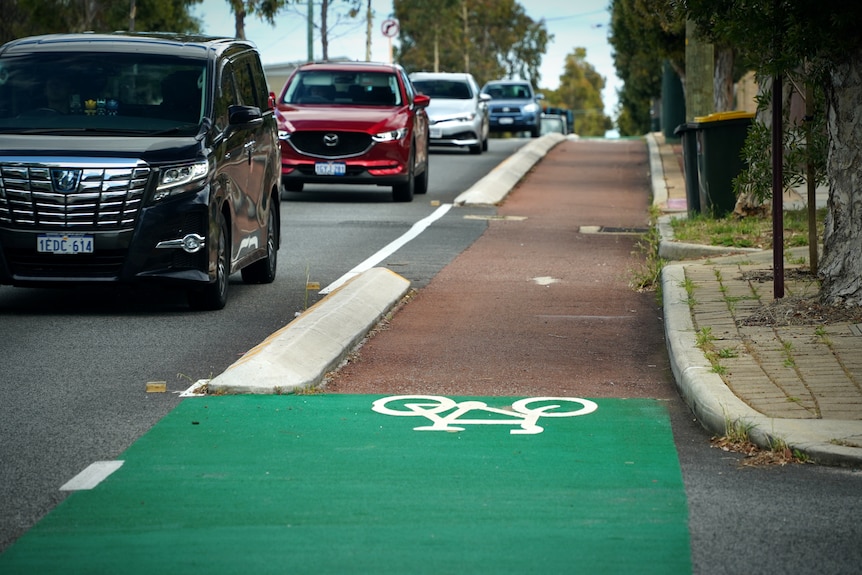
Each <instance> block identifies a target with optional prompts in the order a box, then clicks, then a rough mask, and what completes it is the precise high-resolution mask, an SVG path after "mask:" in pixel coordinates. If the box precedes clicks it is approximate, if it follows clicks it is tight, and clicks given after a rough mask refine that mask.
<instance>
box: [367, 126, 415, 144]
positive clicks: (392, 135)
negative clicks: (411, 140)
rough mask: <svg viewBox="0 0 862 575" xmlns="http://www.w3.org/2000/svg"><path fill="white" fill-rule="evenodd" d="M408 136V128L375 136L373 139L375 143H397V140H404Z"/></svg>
mask: <svg viewBox="0 0 862 575" xmlns="http://www.w3.org/2000/svg"><path fill="white" fill-rule="evenodd" d="M406 135H407V128H398V129H397V130H391V131H389V132H381V133H379V134H374V135H373V136H371V139H372V140H374V141H375V142H395V141H396V140H400V139H402V138H404V136H406Z"/></svg>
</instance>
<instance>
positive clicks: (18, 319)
mask: <svg viewBox="0 0 862 575" xmlns="http://www.w3.org/2000/svg"><path fill="white" fill-rule="evenodd" d="M518 143H519V142H501V141H493V142H492V147H491V153H490V154H488V155H483V156H481V157H479V158H477V157H475V156H469V155H467V154H457V153H437V154H434V155H433V156H432V170H433V172H432V176H431V182H432V187H431V191H430V192H429V194H428V196H427V197H424V198H423V197H421V196H419V197H417V199H416V200H415V201H414V202H413V203H411V204H393V203H391V202H390V201H389V199H388V193H386V191H385V190H384V191H378V190H374V189H367V190H349V191H348V190H345V191H343V192H332V191H331V190H328V191H326V193H303V194H297V195H296V197H290V199H288V200H287V201H285V202H284V203H283V205H284V207H285V215H284V221H283V227H284V229H285V242H284V250H283V251H282V252H281V253H280V264H279V265H280V267H279V269H280V273H279V278H278V280H277V281H276V282H275V283H274V284H272V285H271V286H244V285H242V284H241V283H239V279H238V278H236V279H235V281H234V283H232V285H231V295H230V301H229V303H228V308H227V309H226V310H224V311H223V312H220V313H214V314H199V313H191V312H189V311H187V310H186V309H185V307H184V302H183V297H182V296H180V295H178V294H171V293H169V292H168V293H152V292H138V291H125V290H124V291H107V290H106V291H101V292H99V293H95V294H94V293H90V292H88V291H84V290H58V291H51V292H44V291H40V290H18V289H14V290H13V289H11V288H5V287H4V288H0V358H2V366H3V367H2V371H0V550H2V549H4V548H5V547H6V546H8V545H9V543H10V541H11V539H12V538H14V537H16V536H17V535H18V534H20V533H21V532H23V531H24V530H26V529H27V528H28V527H29V526H30V525H32V524H33V523H34V522H35V521H36V520H37V519H38V518H39V517H41V516H42V515H43V514H44V513H46V512H47V511H48V510H50V509H51V508H53V506H54V505H55V504H56V502H58V501H59V500H60V499H62V498H63V497H64V495H63V494H62V493H61V492H59V491H58V487H59V486H60V485H62V484H63V483H64V482H65V481H67V480H68V479H69V478H71V477H72V476H73V475H75V474H76V473H78V472H79V471H80V470H81V469H83V468H84V467H86V466H87V465H88V464H89V463H91V462H92V461H96V460H106V459H112V458H114V457H116V455H117V454H118V453H120V452H121V451H123V450H124V449H125V448H126V447H128V446H129V445H131V444H132V443H133V441H134V440H135V439H136V438H137V437H139V436H140V435H141V434H143V433H144V432H145V431H146V430H147V429H149V428H150V427H151V426H152V425H153V424H154V423H155V422H157V421H159V420H160V419H161V418H162V417H163V416H164V415H165V414H166V413H168V412H169V411H171V410H172V409H173V408H174V407H175V406H176V405H177V403H178V402H179V400H178V399H177V397H176V392H178V391H180V390H181V389H185V388H186V387H188V385H191V383H192V382H193V381H194V380H196V379H198V378H207V377H210V376H211V375H214V374H216V373H219V372H220V371H221V370H223V369H224V368H225V367H226V366H227V365H229V364H230V363H232V362H233V361H234V360H235V359H236V358H237V357H238V356H239V355H240V354H242V353H243V352H244V351H245V350H247V349H249V348H250V347H251V346H253V345H254V344H256V343H257V342H258V341H260V340H261V339H262V338H263V337H265V335H268V334H269V333H271V332H272V331H273V330H274V329H276V328H278V327H281V326H282V325H284V324H285V323H286V322H288V321H289V320H290V319H292V317H293V315H294V314H295V313H296V312H297V311H300V310H302V309H304V307H305V306H308V305H311V304H312V303H314V301H316V299H317V296H316V294H314V293H313V292H308V293H306V290H305V285H306V282H307V281H312V282H318V283H320V284H321V286H325V285H327V284H328V283H330V282H332V281H334V280H335V279H337V278H338V277H339V276H340V275H341V274H342V273H344V272H345V271H347V270H348V269H350V268H351V267H353V266H354V265H355V264H357V263H358V262H360V261H362V260H363V259H364V258H365V257H367V256H368V255H369V254H370V253H372V252H373V251H374V250H376V249H378V248H379V247H381V246H383V245H385V244H386V243H387V242H389V241H390V240H392V239H393V238H395V237H397V236H399V235H400V234H401V233H403V232H404V231H405V230H406V229H407V228H409V226H410V225H411V224H412V223H413V222H415V221H418V220H419V219H421V218H422V217H425V216H427V215H428V214H429V213H431V212H432V211H433V210H434V209H435V207H434V206H432V205H431V202H434V201H440V202H444V203H445V202H448V201H451V200H452V199H453V198H454V197H455V196H456V195H457V194H458V193H459V192H460V191H463V189H466V187H469V184H470V183H472V181H475V180H477V179H478V178H479V177H481V175H482V174H484V173H486V172H487V171H488V170H489V169H490V168H491V167H493V165H496V163H498V162H499V161H500V160H501V159H502V158H503V157H505V156H506V155H507V153H508V152H509V151H510V149H508V148H507V146H512V145H517V144H518ZM521 143H522V142H521ZM644 173H645V172H644ZM459 177H463V178H465V180H464V181H463V183H458V182H460V181H461V180H458V179H457V178H459ZM601 201H602V200H601V198H598V199H597V200H596V201H595V203H596V204H597V205H601ZM471 209H472V208H471ZM495 212H497V210H493V209H489V208H484V209H476V210H475V213H476V215H482V214H484V215H490V214H492V213H495ZM464 215H465V211H462V210H461V209H459V210H458V211H457V213H450V214H448V215H447V216H446V217H444V218H443V219H442V220H441V221H440V222H438V223H436V224H435V225H434V226H432V228H431V229H429V230H428V231H427V232H426V233H424V234H423V235H422V239H421V241H417V243H414V244H411V245H408V246H407V247H405V248H404V249H403V250H399V252H398V254H396V256H393V257H392V258H390V259H389V260H387V262H386V265H387V266H389V267H391V268H392V269H393V270H394V271H396V272H397V273H399V274H401V275H404V276H405V277H407V278H409V279H411V280H412V281H413V282H414V285H415V286H416V287H425V286H427V285H428V282H429V281H430V279H431V278H434V277H435V276H437V275H438V272H439V271H440V270H442V269H444V268H445V267H446V265H447V264H448V263H450V262H452V261H454V260H455V259H456V257H457V256H458V255H459V254H461V253H462V252H463V251H464V250H465V249H466V247H468V246H472V245H473V244H474V241H475V240H476V239H477V238H478V237H479V236H480V235H481V234H482V233H483V232H484V231H485V230H486V229H487V224H486V223H485V222H484V221H483V220H481V219H478V220H477V219H467V218H464ZM585 255H586V254H585ZM620 273H621V274H622V273H623V270H620ZM461 287H462V288H464V289H468V288H469V285H468V284H462V286H461ZM597 297H599V298H601V294H598V296H597ZM645 297H650V296H645ZM579 305H580V306H582V307H583V308H584V309H585V310H586V309H587V307H588V306H589V302H587V301H582V302H579ZM408 307H409V306H408ZM583 313H584V314H585V315H589V314H588V313H587V311H584V312H583ZM641 329H644V330H652V331H650V334H649V336H648V337H639V338H632V339H633V340H634V341H637V342H641V341H645V340H647V339H648V340H649V341H650V342H652V343H650V345H651V346H652V345H654V344H655V342H656V341H657V340H656V339H654V338H659V339H660V337H661V336H660V334H661V325H660V316H659V314H656V315H655V325H652V326H649V325H646V326H641ZM661 370H662V371H665V372H667V371H668V370H666V369H663V368H661ZM650 371H653V370H650ZM666 377H669V376H666ZM152 380H164V381H167V382H168V390H169V392H168V393H165V394H154V393H149V394H148V393H146V392H145V385H146V382H147V381H152ZM651 385H652V389H654V390H659V391H660V393H658V394H649V393H647V394H646V395H645V396H650V395H653V396H657V397H662V398H663V401H665V402H666V406H667V411H668V413H669V414H670V417H671V422H672V427H673V435H674V443H675V445H676V449H677V454H678V457H679V462H680V469H681V470H682V475H683V481H684V484H685V492H686V496H687V503H688V510H689V534H690V541H691V561H692V566H693V571H694V572H695V573H722V574H723V573H776V574H778V573H782V574H783V573H856V572H858V571H859V565H860V564H862V546H860V545H859V541H862V528H860V527H859V522H858V520H857V518H858V515H859V513H860V512H862V498H860V496H859V494H860V493H862V473H860V472H859V471H854V470H846V469H831V468H824V467H816V466H813V465H788V466H785V467H775V466H772V467H758V468H752V467H746V466H741V465H740V462H741V460H742V456H740V455H738V454H734V453H728V452H723V451H721V450H718V449H714V448H712V447H710V446H709V437H708V435H707V434H706V433H705V432H704V431H703V429H702V428H701V427H700V426H699V424H698V423H697V422H696V421H694V419H693V417H692V415H691V412H690V411H689V410H688V409H687V408H686V406H685V405H684V404H683V403H682V401H680V400H679V398H678V397H676V396H675V395H674V393H673V388H672V386H673V382H672V381H671V380H670V379H667V378H665V379H661V378H654V379H653V380H652V382H651ZM168 488H169V487H168ZM653 567H654V566H653Z"/></svg>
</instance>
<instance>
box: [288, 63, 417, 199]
mask: <svg viewBox="0 0 862 575" xmlns="http://www.w3.org/2000/svg"><path fill="white" fill-rule="evenodd" d="M429 101H430V99H429V98H428V96H425V95H422V94H418V93H417V92H416V90H415V89H414V87H413V85H412V84H411V82H410V79H409V78H408V77H407V74H406V73H405V72H404V70H403V69H402V68H401V67H400V66H397V65H392V64H379V63H369V62H322V63H310V64H304V65H302V66H300V67H299V68H297V69H296V70H295V71H294V72H293V74H291V76H290V77H289V78H288V79H287V82H286V83H285V85H284V89H283V90H282V92H281V95H280V96H279V97H278V100H277V109H278V113H277V116H278V124H279V138H280V140H281V181H282V187H283V190H284V191H285V192H299V191H302V189H303V186H304V185H305V184H371V185H378V186H392V198H393V200H394V201H396V202H409V201H412V200H413V195H414V193H415V194H424V193H426V192H427V191H428V115H427V113H426V112H425V109H426V108H427V107H428V103H429Z"/></svg>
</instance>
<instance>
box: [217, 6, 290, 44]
mask: <svg viewBox="0 0 862 575" xmlns="http://www.w3.org/2000/svg"><path fill="white" fill-rule="evenodd" d="M227 2H228V4H229V5H230V9H231V12H233V17H234V28H235V30H236V32H235V35H236V37H237V38H239V39H241V40H245V39H246V37H245V19H246V16H253V15H256V16H258V17H259V18H260V19H261V20H264V21H265V22H268V23H269V24H272V25H275V15H276V14H277V13H278V11H279V10H281V9H282V8H283V7H284V6H285V4H287V2H288V0H227Z"/></svg>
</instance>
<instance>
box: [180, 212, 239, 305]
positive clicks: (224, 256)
mask: <svg viewBox="0 0 862 575" xmlns="http://www.w3.org/2000/svg"><path fill="white" fill-rule="evenodd" d="M216 229H217V234H218V237H215V238H213V237H210V240H209V241H210V242H214V243H215V245H216V277H215V281H213V282H212V283H209V284H207V285H206V286H204V287H203V288H200V289H194V290H190V291H189V293H188V300H189V307H191V308H192V309H196V310H202V311H212V310H218V309H222V308H224V306H225V304H227V284H228V281H227V280H228V275H229V273H228V270H229V269H230V262H228V231H227V222H225V219H224V214H222V213H221V212H219V215H218V221H217V222H216Z"/></svg>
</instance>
